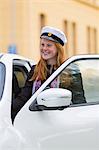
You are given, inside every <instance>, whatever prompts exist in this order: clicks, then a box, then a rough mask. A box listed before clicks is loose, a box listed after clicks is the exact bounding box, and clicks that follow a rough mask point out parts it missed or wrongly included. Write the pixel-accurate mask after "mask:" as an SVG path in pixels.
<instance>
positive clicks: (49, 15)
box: [0, 0, 99, 60]
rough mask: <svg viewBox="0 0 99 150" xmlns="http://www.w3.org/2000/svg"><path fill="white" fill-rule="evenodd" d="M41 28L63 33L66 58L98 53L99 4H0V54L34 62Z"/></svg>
mask: <svg viewBox="0 0 99 150" xmlns="http://www.w3.org/2000/svg"><path fill="white" fill-rule="evenodd" d="M45 25H50V26H54V27H57V28H60V29H61V30H63V31H64V32H65V33H66V35H67V39H68V44H67V45H66V46H65V52H66V56H67V57H70V56H72V55H76V54H91V53H93V54H94V53H96V54H98V53H99V0H0V52H9V53H17V54H20V55H23V56H26V57H28V58H32V59H34V60H38V59H39V37H40V30H41V28H42V26H45Z"/></svg>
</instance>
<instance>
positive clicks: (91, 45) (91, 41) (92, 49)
mask: <svg viewBox="0 0 99 150" xmlns="http://www.w3.org/2000/svg"><path fill="white" fill-rule="evenodd" d="M87 43H88V44H87V48H88V53H90V54H94V53H97V29H96V28H93V27H90V26H88V27H87Z"/></svg>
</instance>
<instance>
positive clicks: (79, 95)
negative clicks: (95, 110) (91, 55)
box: [48, 59, 99, 105]
mask: <svg viewBox="0 0 99 150" xmlns="http://www.w3.org/2000/svg"><path fill="white" fill-rule="evenodd" d="M96 66H97V67H96ZM98 66H99V60H98V59H97V60H96V59H88V60H86V59H85V60H79V61H75V62H73V63H71V64H70V65H68V67H66V68H65V69H64V70H63V71H62V72H61V73H60V74H59V75H58V76H57V78H56V79H54V80H53V81H52V82H51V83H50V84H49V86H48V88H50V87H53V88H54V87H57V88H66V89H68V90H70V91H71V92H72V99H71V104H72V105H73V104H82V103H86V102H87V103H89V102H99V91H98V89H99V67H98ZM55 81H57V84H56V85H55ZM52 85H54V86H52Z"/></svg>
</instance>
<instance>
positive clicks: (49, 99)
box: [37, 88, 72, 107]
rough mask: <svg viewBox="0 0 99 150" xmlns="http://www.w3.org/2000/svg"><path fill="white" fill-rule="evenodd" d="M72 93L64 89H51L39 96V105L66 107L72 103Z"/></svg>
mask: <svg viewBox="0 0 99 150" xmlns="http://www.w3.org/2000/svg"><path fill="white" fill-rule="evenodd" d="M71 95H72V94H71V91H69V90H67V89H62V88H50V89H46V90H44V91H42V92H41V93H40V94H39V95H38V96H37V104H38V105H41V106H45V107H64V106H69V105H70V103H71Z"/></svg>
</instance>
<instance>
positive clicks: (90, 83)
mask: <svg viewBox="0 0 99 150" xmlns="http://www.w3.org/2000/svg"><path fill="white" fill-rule="evenodd" d="M96 66H97V67H96ZM98 66H99V56H89V55H88V56H78V57H73V58H71V59H70V60H67V61H66V62H65V63H64V64H62V66H61V67H60V68H59V69H58V70H57V71H56V72H55V73H54V74H53V75H52V76H51V77H50V78H49V79H48V80H47V81H46V82H45V83H44V84H43V85H42V86H41V87H40V88H39V89H38V91H37V92H36V93H35V94H34V95H33V96H32V98H31V99H30V100H29V101H28V102H27V103H26V104H25V106H24V107H23V108H22V109H21V110H20V112H19V113H18V114H17V116H16V118H15V121H14V127H15V128H16V129H18V131H19V132H20V133H21V135H22V137H23V138H24V144H23V149H28V150H66V149H67V150H89V149H90V150H98V149H99V84H98V83H99V67H98ZM56 78H57V79H58V80H59V82H58V83H59V84H58V87H57V88H58V89H61V88H62V89H67V90H69V91H71V93H72V96H71V102H70V105H66V107H65V106H64V107H62V104H63V102H61V101H63V99H62V97H59V98H55V97H54V100H55V102H56V103H58V104H59V105H56V107H55V105H53V102H52V104H51V101H50V100H51V99H53V98H52V96H51V95H53V93H49V94H48V97H45V96H44V95H43V94H42V95H43V96H42V98H41V99H40V100H39V95H40V94H41V93H43V92H44V91H46V90H48V88H50V86H49V85H50V84H51V83H52V82H53V80H55V79H56ZM50 92H51V90H50ZM57 95H58V93H57ZM57 95H56V97H57ZM54 96H55V95H54ZM58 100H60V102H58ZM43 101H45V102H46V105H45V102H43ZM49 103H50V107H49ZM56 103H54V104H56ZM41 104H43V105H41Z"/></svg>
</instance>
